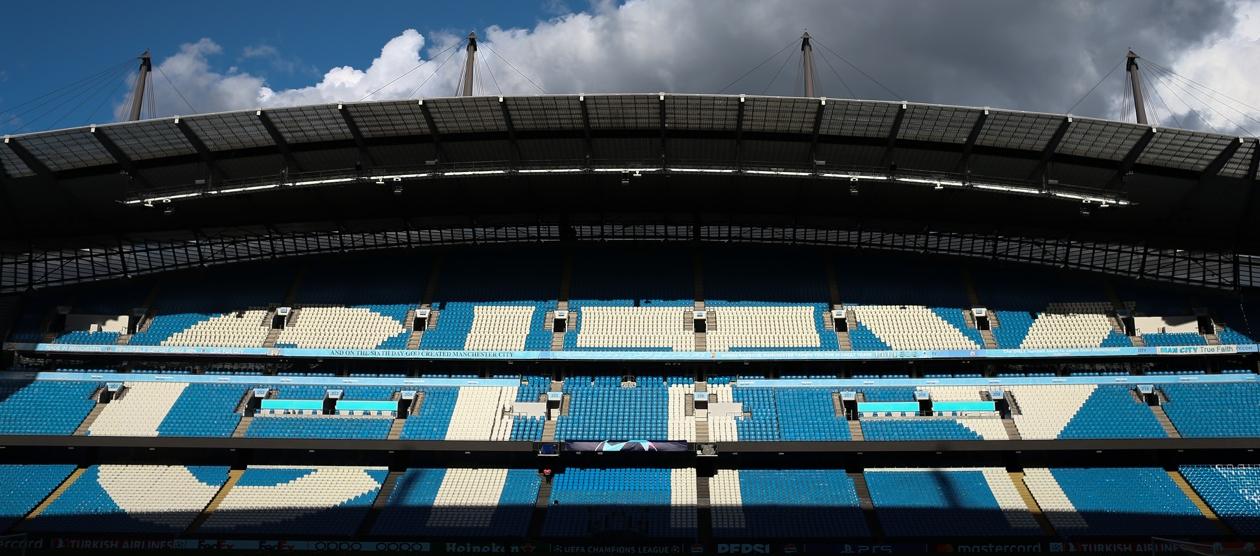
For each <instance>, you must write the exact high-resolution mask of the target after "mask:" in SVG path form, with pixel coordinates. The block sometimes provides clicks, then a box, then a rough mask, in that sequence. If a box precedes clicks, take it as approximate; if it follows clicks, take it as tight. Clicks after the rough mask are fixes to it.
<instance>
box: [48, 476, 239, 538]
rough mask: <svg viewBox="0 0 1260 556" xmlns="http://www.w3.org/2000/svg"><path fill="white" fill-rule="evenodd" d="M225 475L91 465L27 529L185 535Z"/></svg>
mask: <svg viewBox="0 0 1260 556" xmlns="http://www.w3.org/2000/svg"><path fill="white" fill-rule="evenodd" d="M227 475H228V468H227V467H205V466H183V465H93V466H91V467H89V468H87V470H86V471H84V473H83V474H82V475H81V476H79V478H78V480H76V481H75V482H74V483H73V484H71V485H70V487H69V488H67V489H66V490H65V491H64V492H62V493H61V495H60V496H59V497H57V499H56V500H54V501H53V503H52V504H50V505H49V506H48V507H47V508H45V509H44V511H43V512H42V513H40V514H39V516H38V517H37V518H36V519H34V520H33V521H32V522H30V523H29V524H27V526H26V529H27V530H30V531H58V532H75V533H82V532H91V533H153V534H160V533H165V534H168V535H169V534H181V533H183V532H184V530H186V529H187V528H188V526H189V524H191V523H192V521H193V520H194V519H196V518H197V516H198V515H199V514H201V511H202V510H203V509H205V507H206V505H207V504H209V503H210V499H211V498H214V495H215V493H217V492H218V491H219V488H220V487H222V486H223V483H224V482H226V481H227Z"/></svg>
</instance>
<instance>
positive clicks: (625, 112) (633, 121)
mask: <svg viewBox="0 0 1260 556" xmlns="http://www.w3.org/2000/svg"><path fill="white" fill-rule="evenodd" d="M586 103H587V113H588V114H589V115H590V118H591V127H592V128H594V129H652V128H659V127H661V110H660V104H661V102H660V97H658V96H656V95H609V96H588V97H586Z"/></svg>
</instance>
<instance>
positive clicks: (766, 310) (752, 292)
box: [704, 248, 839, 351]
mask: <svg viewBox="0 0 1260 556" xmlns="http://www.w3.org/2000/svg"><path fill="white" fill-rule="evenodd" d="M828 296H829V294H828V291H827V283H826V270H825V269H824V267H823V259H822V257H821V256H819V254H818V253H816V252H812V251H779V250H770V249H745V250H738V251H737V250H734V249H721V248H714V249H710V250H707V251H705V252H704V306H705V308H706V309H708V310H709V311H710V317H709V319H710V322H711V323H712V324H711V325H710V326H708V327H707V328H708V330H707V331H706V334H705V336H706V347H707V349H708V350H709V351H728V350H740V349H774V350H783V349H815V350H816V349H821V350H836V349H839V346H838V344H837V341H836V335H835V333H834V332H832V331H830V330H827V329H826V327H825V325H824V322H825V321H824V319H825V318H829V314H828V310H829V306H828V303H827V299H828Z"/></svg>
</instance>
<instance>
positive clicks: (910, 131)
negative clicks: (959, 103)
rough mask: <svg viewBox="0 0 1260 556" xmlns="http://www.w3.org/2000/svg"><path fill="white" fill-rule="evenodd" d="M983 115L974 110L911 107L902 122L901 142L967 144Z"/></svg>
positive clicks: (919, 105) (915, 105) (923, 106)
mask: <svg viewBox="0 0 1260 556" xmlns="http://www.w3.org/2000/svg"><path fill="white" fill-rule="evenodd" d="M981 113H982V111H980V110H976V109H971V108H953V107H946V106H931V105H921V104H911V105H910V106H909V107H908V108H907V110H906V115H905V116H904V117H903V118H902V120H901V132H900V133H899V134H898V138H901V139H908V140H911V141H935V142H941V143H956V144H962V143H966V142H967V136H968V135H970V134H971V128H972V127H973V126H975V125H976V120H977V119H979V118H980V114H981Z"/></svg>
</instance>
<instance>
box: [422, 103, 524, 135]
mask: <svg viewBox="0 0 1260 556" xmlns="http://www.w3.org/2000/svg"><path fill="white" fill-rule="evenodd" d="M424 103H425V105H426V106H428V107H429V114H430V115H432V116H433V124H434V125H436V126H437V130H438V133H443V134H445V133H479V132H486V131H506V130H507V124H505V123H504V121H503V109H502V108H500V107H499V99H498V98H494V97H471V98H468V97H466V98H443V99H434V100H426V101H425V102H424Z"/></svg>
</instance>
